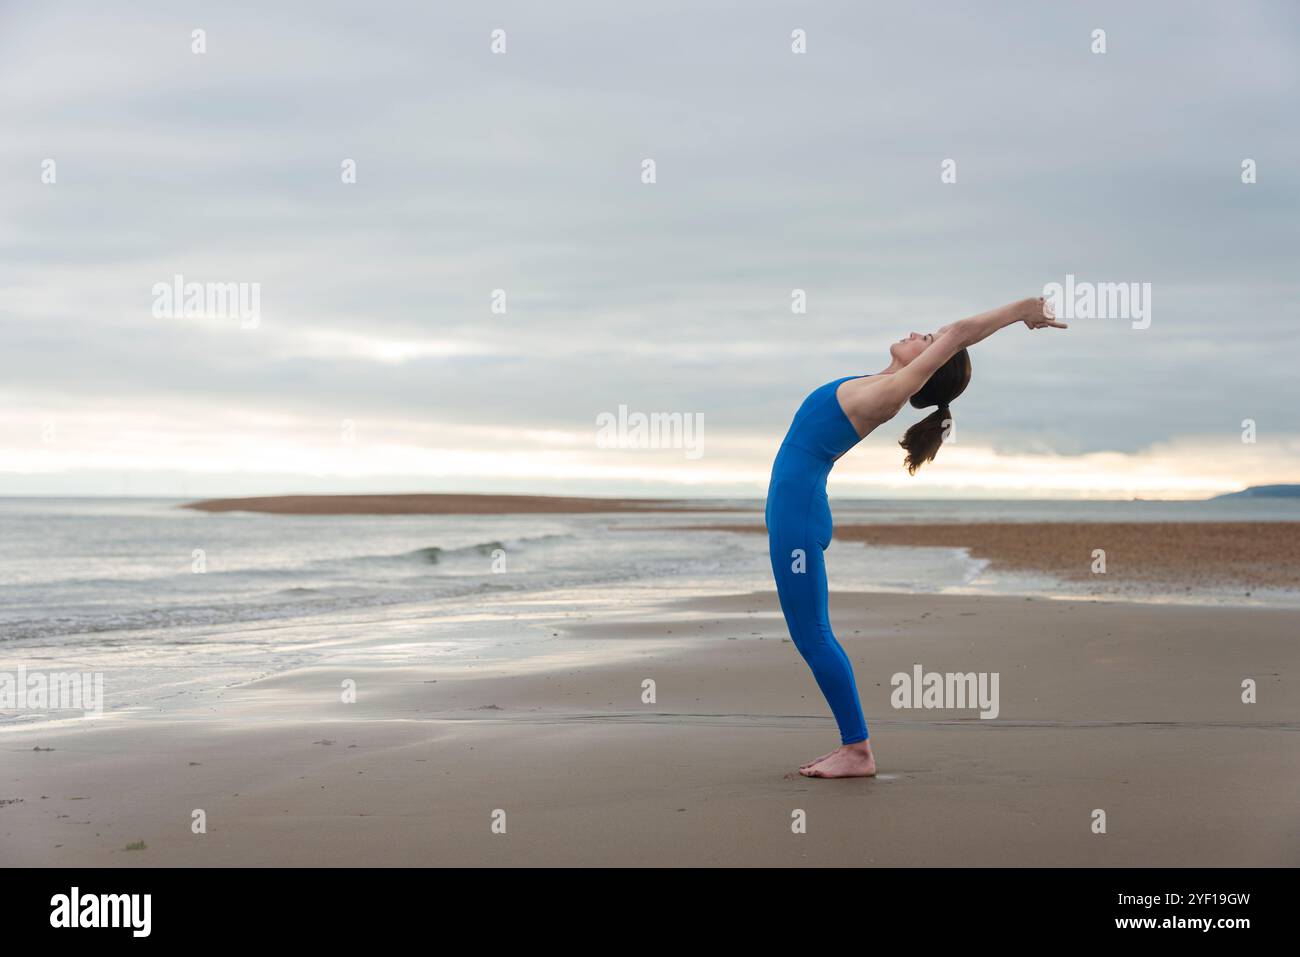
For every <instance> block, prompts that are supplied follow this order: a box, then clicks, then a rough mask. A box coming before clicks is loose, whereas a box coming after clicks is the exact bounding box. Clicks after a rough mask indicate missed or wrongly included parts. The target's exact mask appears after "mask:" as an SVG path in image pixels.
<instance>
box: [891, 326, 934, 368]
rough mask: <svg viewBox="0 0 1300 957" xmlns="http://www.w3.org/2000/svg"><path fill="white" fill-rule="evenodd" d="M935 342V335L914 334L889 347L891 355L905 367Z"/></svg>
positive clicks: (927, 333)
mask: <svg viewBox="0 0 1300 957" xmlns="http://www.w3.org/2000/svg"><path fill="white" fill-rule="evenodd" d="M932 342H934V335H933V334H932V333H929V332H926V333H921V332H914V333H912V334H911V335H909V336H907V337H905V338H903V339H899V340H898V341H897V342H895V343H894V344H893V345H891V346H890V347H889V354H890V355H891V356H893V357H894V358H895V359H897V360H898V361H899V362H900V363H902V364H903V365H907V364H908V363H909V362H911V361H912V360H913V359H915V358H916V357H917V356H919V355H920V354H921V353H922V352H924V351H925V350H926V348H928V347H929V345H930V343H932Z"/></svg>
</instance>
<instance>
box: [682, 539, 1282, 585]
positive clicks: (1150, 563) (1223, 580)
mask: <svg viewBox="0 0 1300 957" xmlns="http://www.w3.org/2000/svg"><path fill="white" fill-rule="evenodd" d="M681 528H682V529H686V528H690V529H694V530H700V531H720V532H737V533H746V534H757V533H763V532H764V531H765V529H764V528H763V526H761V525H741V524H727V523H714V524H710V525H694V526H681ZM834 539H835V540H839V541H845V542H862V543H863V544H866V545H887V546H904V547H912V548H962V549H965V550H966V551H967V552H968V554H969V555H970V556H971V557H972V558H975V559H979V560H983V561H987V562H988V563H989V568H990V569H991V570H993V571H1008V572H1032V573H1038V574H1045V575H1050V576H1052V577H1054V578H1057V579H1060V580H1062V581H1065V582H1073V583H1080V582H1091V583H1093V584H1094V585H1095V586H1096V588H1095V591H1094V594H1097V595H1102V596H1104V595H1107V594H1112V595H1115V596H1116V597H1119V595H1117V594H1115V593H1116V587H1118V588H1119V589H1126V588H1128V589H1131V588H1132V587H1134V586H1138V587H1141V586H1147V585H1165V586H1174V587H1181V588H1185V589H1186V590H1189V591H1190V590H1193V589H1197V588H1210V587H1214V586H1230V587H1238V588H1243V589H1245V595H1246V596H1247V597H1249V596H1250V595H1251V592H1252V590H1254V589H1260V590H1270V589H1271V590H1278V591H1292V592H1296V591H1300V522H1149V523H1147V522H949V523H933V524H921V523H897V524H885V523H880V524H849V523H845V524H843V525H841V524H838V523H837V524H836V525H835V531H834ZM1099 549H1100V550H1103V551H1104V560H1105V565H1104V568H1105V571H1104V572H1095V571H1094V567H1095V566H1096V565H1097V563H1098V561H1099V555H1098V552H1097V550H1099Z"/></svg>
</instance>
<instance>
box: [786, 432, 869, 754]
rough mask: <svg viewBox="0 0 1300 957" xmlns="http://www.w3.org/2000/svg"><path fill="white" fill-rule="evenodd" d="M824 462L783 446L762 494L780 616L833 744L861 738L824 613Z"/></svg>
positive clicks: (861, 721) (845, 661)
mask: <svg viewBox="0 0 1300 957" xmlns="http://www.w3.org/2000/svg"><path fill="white" fill-rule="evenodd" d="M831 464H832V463H831V462H830V461H827V459H826V457H824V456H819V455H814V454H812V453H810V452H807V451H805V450H804V449H802V448H798V447H796V446H792V445H783V446H782V448H781V452H780V454H779V455H778V456H777V460H776V465H775V467H774V468H773V471H772V484H771V486H770V487H769V489H768V496H767V532H768V550H769V552H770V554H771V557H772V574H773V575H774V576H775V578H776V593H777V596H778V597H779V598H780V599H781V611H782V612H783V613H784V614H785V623H786V625H787V626H788V627H789V629H790V637H791V638H792V639H794V644H795V647H796V648H798V649H799V654H800V655H802V656H803V660H804V661H806V662H807V663H808V667H809V668H811V669H812V673H813V678H815V679H816V681H817V687H819V688H821V692H822V694H823V695H824V696H825V697H826V701H827V703H828V704H829V705H830V706H831V712H832V713H833V714H834V715H835V721H836V723H837V724H838V725H839V729H840V741H841V742H842V743H844V744H854V743H856V742H858V741H865V740H867V737H868V735H867V722H866V719H865V718H864V717H863V716H862V703H861V702H860V701H859V700H858V686H857V684H856V683H855V682H854V680H853V665H852V664H850V663H849V657H848V655H846V654H845V653H844V649H843V648H841V647H840V643H839V642H838V641H836V640H835V634H834V633H833V632H832V631H831V620H830V614H829V612H828V610H827V599H828V591H827V584H826V558H825V556H824V555H823V554H822V552H823V551H824V550H825V549H826V546H828V545H829V544H830V543H831V533H832V531H833V528H834V526H833V524H832V522H831V508H830V502H829V501H827V498H826V476H827V474H828V473H829V472H830V467H831Z"/></svg>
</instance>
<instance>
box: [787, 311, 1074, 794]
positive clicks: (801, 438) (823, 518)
mask: <svg viewBox="0 0 1300 957" xmlns="http://www.w3.org/2000/svg"><path fill="white" fill-rule="evenodd" d="M1017 322H1023V323H1024V324H1025V325H1026V326H1028V327H1029V328H1030V329H1042V328H1044V327H1051V328H1055V329H1064V328H1065V324H1064V323H1061V322H1057V321H1056V319H1055V318H1054V317H1053V316H1052V314H1051V311H1050V309H1049V308H1048V306H1047V304H1046V303H1045V302H1044V301H1043V300H1042V299H1041V298H1039V299H1025V300H1022V301H1020V302H1015V303H1012V304H1011V305H1009V306H1003V307H1002V308H1000V309H994V310H993V311H991V312H986V313H982V314H981V315H978V316H972V317H971V318H969V319H962V320H961V321H960V322H955V323H953V324H952V325H950V326H944V327H943V328H942V329H940V330H939V331H938V332H936V333H933V334H927V335H920V334H919V333H915V332H914V333H912V334H911V335H910V336H908V337H907V338H905V339H901V340H899V341H898V342H895V343H894V344H893V345H892V346H890V347H889V365H888V366H886V367H885V368H884V369H882V370H881V371H880V372H878V373H876V374H875V375H865V376H846V377H844V378H842V379H836V380H835V381H834V382H828V383H826V384H825V385H824V386H822V387H821V388H819V389H817V390H816V391H814V392H813V393H812V394H811V395H809V396H808V398H806V399H805V400H804V402H803V405H801V406H799V411H798V412H796V413H795V416H794V421H793V422H792V423H791V424H790V430H789V432H787V433H786V436H785V441H783V442H782V443H781V449H780V451H779V452H778V453H777V456H776V462H775V463H774V464H773V466H772V481H771V484H770V485H769V486H768V490H767V535H768V547H769V550H770V552H771V556H772V573H773V575H775V577H776V591H777V595H778V597H779V598H780V599H781V611H782V612H784V614H785V621H786V625H787V626H788V627H789V629H790V637H791V638H793V639H794V643H795V647H796V648H798V649H799V654H801V655H802V656H803V659H804V661H806V662H807V663H808V667H810V668H811V669H812V673H813V677H814V678H815V679H816V680H817V685H818V687H819V688H821V691H822V694H823V695H825V696H826V701H827V703H829V704H830V706H831V712H832V713H833V714H834V715H835V721H836V723H837V724H838V725H839V729H840V747H838V748H836V749H835V750H834V751H831V752H828V753H827V754H823V755H822V756H821V757H820V758H817V759H816V760H814V761H810V762H809V763H808V764H805V765H804V766H803V767H801V768H800V769H799V772H800V773H801V774H803V775H805V776H806V777H813V778H843V777H870V776H872V775H874V774H875V773H876V760H875V757H874V756H873V755H872V753H871V742H870V741H869V740H868V736H867V723H866V720H865V719H864V718H863V716H862V704H861V702H860V701H859V700H858V689H857V685H856V684H854V681H853V666H852V665H851V664H849V659H848V656H847V655H845V654H844V649H843V648H841V647H840V644H839V642H838V641H836V640H835V635H834V634H833V633H832V632H831V623H830V618H829V617H828V615H827V610H826V601H827V589H826V564H825V560H824V558H823V556H822V552H823V551H824V550H825V548H826V546H827V545H829V544H830V541H831V531H832V525H831V509H830V503H829V502H828V501H827V498H826V476H827V475H828V474H829V473H830V470H831V466H832V465H834V464H835V461H836V459H838V458H839V457H840V456H841V455H843V454H844V453H845V452H847V451H848V450H849V449H851V448H852V447H853V446H855V445H857V444H858V442H860V441H862V439H864V438H866V437H867V436H868V435H869V434H870V433H872V432H873V431H875V430H876V428H877V427H879V426H881V425H883V424H884V423H886V422H888V421H889V420H890V419H892V418H893V417H894V416H895V415H897V414H898V413H899V411H900V410H901V409H902V408H903V405H904V403H907V402H910V403H911V404H912V405H913V406H914V407H916V408H918V409H925V408H929V407H930V406H937V408H936V409H935V411H934V412H931V413H930V414H929V415H928V416H926V417H925V418H924V419H922V420H921V421H920V422H917V423H916V424H914V425H913V426H912V427H911V428H909V429H908V430H907V433H906V434H905V435H904V436H903V439H902V441H901V442H899V444H900V445H901V446H902V447H903V448H904V450H905V451H906V455H905V456H904V460H903V464H904V465H905V466H906V467H907V471H908V472H909V473H911V474H913V475H915V474H916V470H917V469H918V468H920V467H921V466H922V465H923V464H924V463H926V462H929V461H932V460H933V459H934V457H935V454H936V453H937V452H938V451H939V446H940V444H942V442H943V440H944V438H945V437H946V436H947V434H948V432H949V431H950V430H951V427H952V413H951V412H950V411H949V409H948V404H949V403H950V402H952V401H953V400H954V399H956V398H957V396H959V395H961V394H962V392H963V391H964V390H965V389H966V384H967V383H968V382H970V356H969V354H967V352H966V349H967V347H968V346H972V345H974V344H975V343H977V342H979V341H980V340H981V339H985V338H987V337H988V336H990V335H992V334H993V333H994V332H997V331H998V330H999V329H1001V328H1003V327H1005V326H1010V325H1013V324H1015V323H1017Z"/></svg>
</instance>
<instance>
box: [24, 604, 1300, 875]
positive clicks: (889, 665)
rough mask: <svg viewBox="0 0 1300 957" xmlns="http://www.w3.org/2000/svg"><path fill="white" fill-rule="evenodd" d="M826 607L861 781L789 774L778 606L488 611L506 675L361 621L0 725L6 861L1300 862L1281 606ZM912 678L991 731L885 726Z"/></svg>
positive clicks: (827, 728) (799, 681)
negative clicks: (207, 679)
mask: <svg viewBox="0 0 1300 957" xmlns="http://www.w3.org/2000/svg"><path fill="white" fill-rule="evenodd" d="M831 610H832V615H833V620H834V622H835V624H836V629H837V633H838V634H839V637H840V639H841V641H842V642H843V644H844V646H845V648H846V650H847V652H848V654H849V655H850V657H851V659H852V660H853V663H854V667H855V669H856V671H857V676H858V684H859V687H860V689H861V692H862V696H863V704H864V708H865V710H866V713H867V720H868V722H869V724H870V727H871V734H872V740H873V745H874V747H875V750H876V754H877V760H878V763H879V768H880V773H879V775H878V776H877V777H876V778H874V779H870V780H865V779H857V780H838V781H826V780H808V779H805V778H802V777H800V776H799V775H797V774H795V773H794V769H795V767H796V766H797V765H798V764H799V763H801V762H802V761H805V760H808V759H811V758H813V757H816V756H817V755H819V754H821V753H823V752H825V751H827V750H829V749H830V748H831V747H832V746H833V745H834V744H836V743H837V736H836V733H835V728H834V724H833V722H832V721H831V719H830V717H829V714H828V713H827V709H826V706H825V704H824V702H823V701H822V699H821V697H820V695H819V694H818V691H817V688H816V686H815V685H814V684H813V682H812V679H811V677H810V675H809V674H808V671H807V669H806V668H805V667H804V666H803V663H802V662H801V661H800V660H799V658H798V655H797V654H796V652H795V650H794V647H793V645H792V644H791V643H790V642H789V639H788V637H787V636H786V632H785V627H784V623H783V622H782V620H781V617H780V613H779V610H778V609H777V607H776V606H775V604H774V601H773V596H772V595H771V594H770V593H769V592H756V593H742V594H731V595H727V594H719V595H715V596H708V597H692V598H678V597H672V596H659V597H658V598H656V599H654V600H651V601H647V602H646V603H645V604H644V605H643V606H641V607H639V608H624V609H623V610H622V612H621V613H619V614H611V613H610V612H609V611H608V610H607V609H602V607H601V603H600V602H599V601H597V600H592V601H588V602H586V603H585V604H573V603H570V604H566V605H565V607H564V608H563V609H562V611H560V612H558V613H556V612H555V611H554V610H552V613H551V614H545V613H543V611H542V610H541V606H539V607H538V608H537V609H535V610H534V611H533V612H532V613H531V614H530V615H523V614H521V615H517V616H515V617H513V618H509V619H505V620H498V621H493V622H490V623H489V627H490V628H493V629H497V630H499V631H500V632H501V633H503V634H505V635H520V634H523V633H525V632H528V633H531V634H535V635H537V636H538V637H539V640H541V641H544V642H545V647H546V649H547V650H546V653H545V654H544V655H542V656H539V657H536V658H534V659H531V660H530V661H529V662H528V663H527V665H526V666H520V665H519V664H518V663H516V662H513V661H510V660H506V659H502V658H492V657H486V656H481V657H469V658H463V659H446V658H440V657H439V656H438V655H437V654H435V653H433V651H432V637H433V636H436V635H437V634H440V633H442V631H445V630H446V629H447V628H452V629H456V628H457V627H463V626H461V625H458V624H457V623H456V622H447V621H440V622H434V621H429V622H422V621H419V620H413V619H409V618H401V619H392V618H387V619H386V618H385V617H384V616H378V617H376V619H375V620H374V621H373V622H371V623H370V625H369V626H368V627H367V628H366V629H364V630H363V631H364V635H365V637H364V638H360V639H358V640H356V641H355V642H353V643H352V644H350V645H348V646H346V647H336V648H335V649H334V652H335V653H334V655H333V657H332V658H331V659H328V660H326V661H324V662H322V663H320V664H317V665H314V666H312V667H305V668H290V669H287V670H285V671H282V672H279V673H276V674H272V675H268V676H267V677H264V678H261V679H257V680H250V681H245V682H240V683H238V684H235V685H233V686H231V687H227V688H224V689H222V690H221V691H220V693H219V694H217V695H216V696H214V697H211V698H208V699H205V700H203V701H202V702H201V703H200V702H186V701H185V699H184V698H183V697H182V698H173V699H171V700H169V701H166V702H161V703H158V704H156V705H155V706H153V707H151V708H140V709H136V710H133V711H130V712H129V713H119V714H108V715H105V716H104V717H103V718H98V719H96V718H85V719H71V720H67V721H63V722H59V723H53V724H40V725H32V726H25V727H23V726H20V727H10V728H8V729H6V730H4V731H3V733H0V751H2V753H3V755H4V758H3V763H4V767H5V773H4V775H3V789H4V790H3V792H0V864H3V865H6V866H11V865H31V866H47V865H58V866H72V865H77V866H83V865H89V866H114V867H118V866H162V865H178V866H199V865H204V866H206V865H211V866H237V865H275V864H279V865H311V866H369V865H378V866H394V865H455V866H480V865H518V866H545V865H559V866H568V865H614V866H666V865H742V866H757V865H795V866H804V865H809V866H810V865H831V866H857V865H879V866H884V865H902V866H912V865H947V866H968V865H1043V866H1062V867H1065V866H1069V867H1078V866H1102V865H1120V866H1138V865H1142V866H1163V865H1168V866H1229V865H1247V866H1257V865H1263V866H1295V865H1296V864H1298V863H1300V818H1298V817H1297V815H1296V813H1295V795H1296V794H1297V792H1298V790H1300V734H1298V732H1300V721H1297V719H1296V712H1295V707H1294V703H1295V701H1296V700H1297V695H1298V694H1300V686H1298V684H1300V682H1298V679H1297V674H1300V671H1298V670H1297V665H1298V664H1300V661H1298V660H1297V659H1298V658H1300V653H1298V651H1297V644H1296V640H1295V639H1296V624H1297V615H1296V612H1295V611H1293V610H1284V609H1269V608H1219V607H1195V606H1178V605H1168V604H1140V603H1128V602H1108V601H1069V600H1044V599H1036V598H1025V597H1010V596H973V597H972V596H960V595H958V596H952V595H889V594H881V593H860V592H836V593H833V594H832V599H831ZM480 617H482V616H480ZM426 641H428V642H429V644H428V645H426V644H425V642H426ZM918 664H919V665H921V666H922V667H923V668H924V669H927V670H930V669H933V670H936V671H939V672H984V673H997V674H998V675H999V676H1000V681H999V688H1000V702H999V708H998V713H997V716H996V717H995V718H992V719H982V718H980V717H979V715H978V712H976V711H975V710H972V709H969V708H967V709H900V708H895V707H893V706H892V705H891V700H890V697H891V690H892V689H891V676H893V675H895V674H897V673H911V672H912V671H913V668H914V666H916V665H918ZM646 679H650V680H652V681H653V682H654V689H655V700H654V701H653V702H645V701H643V695H644V693H645V692H644V690H643V689H644V687H645V686H644V684H643V682H645V681H646ZM1247 679H1249V680H1251V681H1254V682H1255V683H1256V685H1257V689H1258V692H1257V694H1258V702H1257V703H1254V704H1244V703H1242V700H1241V698H1242V682H1243V681H1244V680H1247ZM345 682H353V683H354V687H355V690H356V701H355V703H344V702H343V701H342V700H341V694H340V688H341V687H343V686H344V683H345ZM1098 811H1102V812H1104V814H1105V824H1106V830H1105V833H1094V827H1095V823H1094V822H1095V821H1096V819H1097V812H1098ZM198 812H202V815H203V816H204V820H205V825H206V833H194V830H193V821H194V820H195V819H196V814H197V813H198ZM796 820H802V821H803V822H804V824H805V828H806V831H805V833H794V832H793V831H792V824H793V823H794V822H795V821H796ZM494 824H495V825H496V831H499V830H500V828H501V825H502V824H504V833H498V832H496V831H494ZM128 847H134V848H138V849H128Z"/></svg>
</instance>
